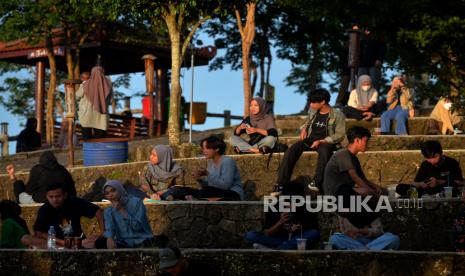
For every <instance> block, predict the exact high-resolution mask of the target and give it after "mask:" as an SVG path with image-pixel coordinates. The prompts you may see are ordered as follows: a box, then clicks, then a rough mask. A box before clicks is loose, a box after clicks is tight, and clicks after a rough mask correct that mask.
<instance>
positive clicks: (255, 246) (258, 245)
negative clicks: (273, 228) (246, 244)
mask: <svg viewBox="0 0 465 276" xmlns="http://www.w3.org/2000/svg"><path fill="white" fill-rule="evenodd" d="M252 246H253V248H255V249H271V248H270V247H268V246H264V245H263V244H261V243H254V244H253V245H252Z"/></svg>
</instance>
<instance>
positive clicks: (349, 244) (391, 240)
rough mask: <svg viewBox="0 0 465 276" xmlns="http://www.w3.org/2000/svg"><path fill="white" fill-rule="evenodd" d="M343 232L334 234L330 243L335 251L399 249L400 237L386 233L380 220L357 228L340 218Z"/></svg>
mask: <svg viewBox="0 0 465 276" xmlns="http://www.w3.org/2000/svg"><path fill="white" fill-rule="evenodd" d="M338 218H339V227H340V230H341V232H340V233H339V232H337V233H334V234H333V235H332V236H331V237H330V238H329V242H330V243H331V245H332V246H333V248H334V249H349V250H351V249H354V250H389V249H394V250H395V249H398V248H399V244H400V239H399V237H398V236H396V235H394V234H392V233H388V232H384V231H383V225H382V224H381V220H380V219H379V218H377V219H375V220H373V221H372V222H371V223H369V224H367V225H366V226H365V227H363V228H357V227H355V226H354V225H352V224H351V223H350V222H349V220H347V219H345V218H343V217H341V216H338Z"/></svg>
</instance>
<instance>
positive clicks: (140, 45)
mask: <svg viewBox="0 0 465 276" xmlns="http://www.w3.org/2000/svg"><path fill="white" fill-rule="evenodd" d="M107 29H108V28H107ZM109 29H110V30H111V31H109V32H108V34H107V32H106V30H103V31H102V30H100V31H99V32H98V33H96V34H94V35H92V36H89V39H87V40H86V41H85V43H84V44H83V45H82V46H81V52H80V60H81V64H80V67H81V71H90V69H91V68H92V67H93V66H94V65H95V63H96V60H97V56H98V55H100V57H101V60H102V62H103V67H104V68H105V73H106V74H108V75H113V74H124V73H136V72H143V71H144V62H143V61H142V60H141V58H142V57H143V56H144V55H153V56H155V57H156V60H155V67H156V68H168V69H169V68H171V48H170V44H169V41H168V40H167V39H163V38H160V37H157V36H155V35H153V34H151V33H147V32H146V33H144V34H143V35H141V34H140V32H139V34H136V35H135V32H134V33H131V34H128V29H127V28H126V29H124V30H122V29H121V28H119V29H118V30H116V31H115V30H114V29H113V30H112V29H111V28H109ZM54 33H55V34H56V35H55V38H54V39H53V45H54V52H55V56H56V64H57V70H61V71H63V72H66V71H67V67H66V59H65V47H64V45H65V41H64V39H63V37H62V36H60V33H62V32H61V30H55V31H54ZM122 33H125V34H122ZM46 53H47V52H46V50H45V48H44V43H43V42H42V43H37V44H35V45H31V44H29V43H28V41H27V39H19V40H15V41H11V42H0V60H2V61H6V62H9V63H16V64H23V65H31V66H34V65H35V64H36V62H37V61H38V60H44V61H45V62H46V63H47V64H48V60H47V56H46ZM186 55H190V51H187V53H186ZM215 55H216V48H214V47H212V46H207V47H203V48H196V49H195V57H194V61H195V66H200V65H207V64H208V62H209V61H210V60H211V59H212V58H213V57H214V56H215ZM185 60H190V59H187V58H186V59H185ZM183 66H187V67H188V66H190V62H188V63H187V64H186V62H185V64H183Z"/></svg>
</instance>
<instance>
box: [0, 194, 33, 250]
mask: <svg viewBox="0 0 465 276" xmlns="http://www.w3.org/2000/svg"><path fill="white" fill-rule="evenodd" d="M0 215H1V217H2V239H1V241H0V247H1V248H25V246H24V245H23V243H22V242H21V239H22V237H23V236H24V235H27V234H29V229H28V228H27V224H26V221H24V219H22V218H21V207H19V205H18V204H17V203H16V202H13V201H10V200H3V201H1V202H0Z"/></svg>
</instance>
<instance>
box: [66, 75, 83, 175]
mask: <svg viewBox="0 0 465 276" xmlns="http://www.w3.org/2000/svg"><path fill="white" fill-rule="evenodd" d="M80 82H81V81H80V80H67V81H65V98H66V120H68V167H73V166H74V139H73V138H74V118H75V112H76V110H75V109H76V108H75V106H76V95H75V91H74V85H75V84H76V83H80ZM63 120H65V118H63Z"/></svg>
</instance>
